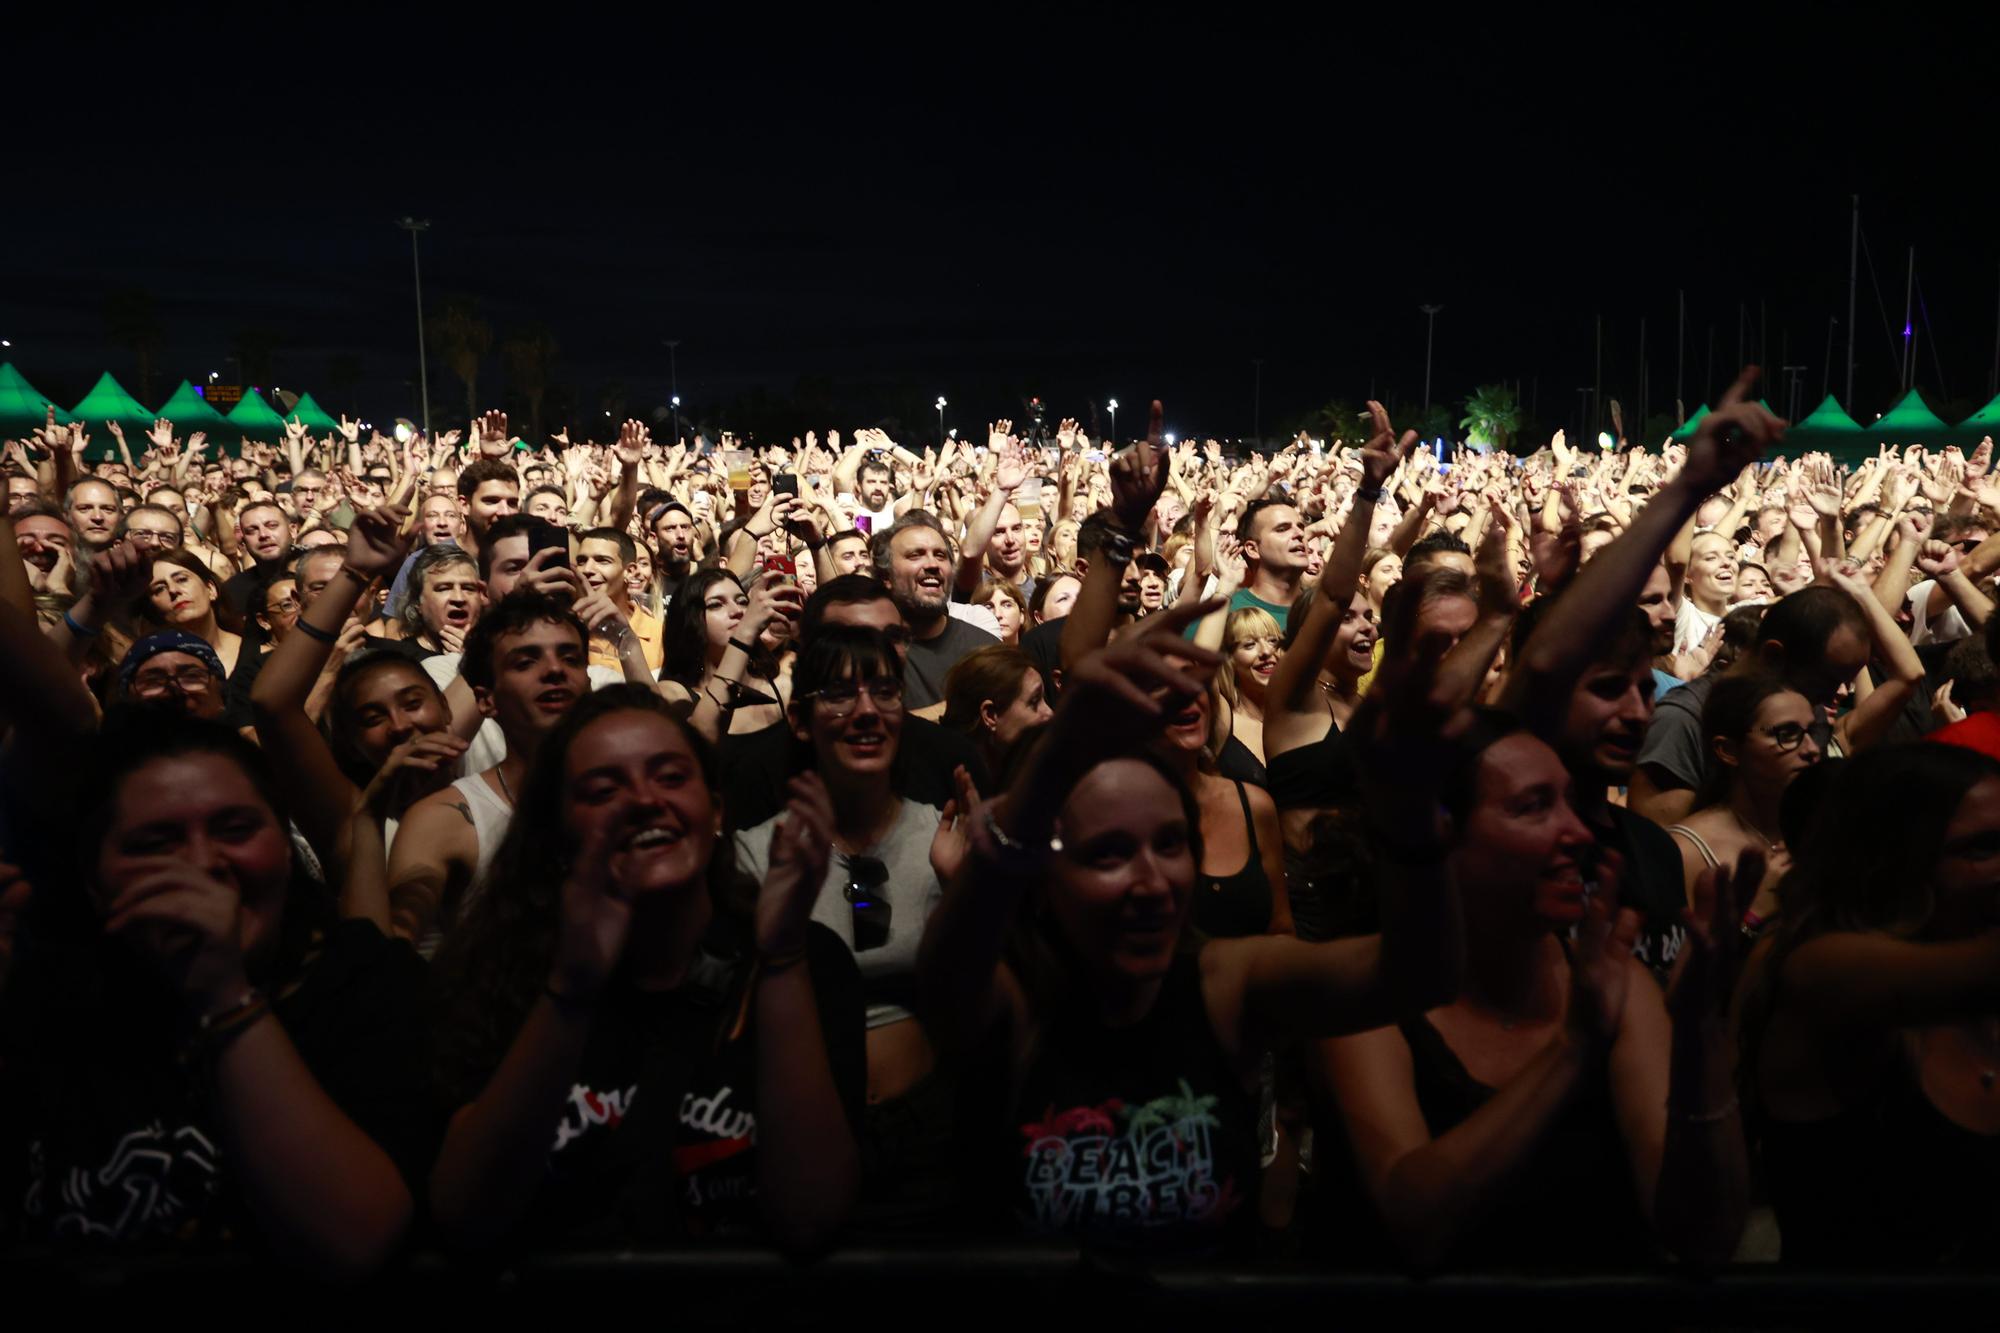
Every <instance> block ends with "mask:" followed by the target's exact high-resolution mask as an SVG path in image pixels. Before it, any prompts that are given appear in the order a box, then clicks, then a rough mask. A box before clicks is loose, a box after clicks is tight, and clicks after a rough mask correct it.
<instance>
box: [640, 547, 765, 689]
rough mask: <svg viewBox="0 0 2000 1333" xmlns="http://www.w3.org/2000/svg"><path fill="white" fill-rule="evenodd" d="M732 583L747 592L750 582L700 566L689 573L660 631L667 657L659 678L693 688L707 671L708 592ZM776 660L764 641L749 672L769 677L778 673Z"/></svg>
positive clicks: (762, 677)
mask: <svg viewBox="0 0 2000 1333" xmlns="http://www.w3.org/2000/svg"><path fill="white" fill-rule="evenodd" d="M724 581H727V582H729V583H733V584H735V585H736V587H737V588H738V589H739V590H740V591H742V592H744V593H745V594H746V595H747V594H748V592H749V589H750V585H749V584H747V583H745V582H744V581H743V580H742V579H739V578H737V577H736V576H735V575H734V574H732V573H730V572H729V571H728V570H726V569H718V568H714V567H710V568H707V569H697V570H696V571H695V572H694V573H692V574H690V575H688V576H687V578H686V580H685V581H683V582H682V584H681V590H680V591H679V592H677V593H675V594H674V600H673V601H671V602H669V603H668V604H667V618H666V622H665V624H664V625H663V626H662V627H661V630H660V651H661V655H662V658H663V659H664V660H663V662H662V665H661V667H660V679H661V680H671V681H676V682H678V683H679V684H682V685H685V686H687V687H688V688H689V689H693V688H694V687H695V686H697V685H699V684H700V683H701V678H702V676H703V675H705V674H706V673H707V671H708V591H709V589H711V588H713V587H714V586H715V585H716V584H718V583H722V582H724ZM776 669H777V659H776V658H775V657H774V656H773V655H772V654H771V653H769V652H767V651H766V650H765V648H764V645H762V644H761V643H760V644H758V645H757V646H756V651H755V652H753V653H751V654H750V674H751V675H753V676H757V677H759V678H760V679H763V680H769V679H771V678H772V676H773V675H774V674H775V673H776Z"/></svg>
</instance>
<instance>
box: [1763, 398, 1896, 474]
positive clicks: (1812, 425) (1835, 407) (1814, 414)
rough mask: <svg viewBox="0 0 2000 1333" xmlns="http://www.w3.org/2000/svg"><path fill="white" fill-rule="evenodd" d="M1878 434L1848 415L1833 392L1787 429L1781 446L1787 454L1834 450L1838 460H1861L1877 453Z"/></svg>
mask: <svg viewBox="0 0 2000 1333" xmlns="http://www.w3.org/2000/svg"><path fill="white" fill-rule="evenodd" d="M1875 443H1876V441H1875V437H1874V435H1872V434H1871V433H1869V431H1868V430H1867V429H1866V428H1865V427H1863V426H1862V424H1861V423H1860V422H1858V421H1856V420H1855V419H1854V418H1853V417H1851V416H1849V415H1847V412H1846V410H1845V409H1844V408H1842V407H1841V405H1840V404H1839V403H1838V402H1836V401H1835V400H1834V397H1833V395H1832V394H1828V395H1827V396H1826V400H1825V401H1824V402H1822V403H1821V404H1820V405H1819V406H1818V407H1815V408H1814V409H1813V410H1812V411H1811V412H1809V413H1807V414H1806V416H1805V418H1804V419H1803V420H1801V421H1800V422H1798V423H1797V424H1796V425H1794V426H1793V427H1792V428H1791V429H1790V430H1789V431H1787V432H1785V439H1784V443H1783V444H1781V445H1779V446H1778V447H1779V448H1780V449H1781V450H1783V451H1784V452H1785V453H1786V454H1787V455H1794V456H1795V455H1798V454H1802V453H1824V454H1832V455H1833V458H1834V461H1835V462H1837V463H1858V462H1860V461H1861V460H1862V459H1864V458H1868V457H1871V456H1873V454H1874V453H1875Z"/></svg>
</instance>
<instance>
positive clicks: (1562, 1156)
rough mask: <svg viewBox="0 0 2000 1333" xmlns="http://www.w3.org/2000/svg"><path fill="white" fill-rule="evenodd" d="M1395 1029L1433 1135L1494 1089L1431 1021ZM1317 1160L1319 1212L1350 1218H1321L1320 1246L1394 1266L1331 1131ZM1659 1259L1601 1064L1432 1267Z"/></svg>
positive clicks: (1347, 1259) (1352, 1261)
mask: <svg viewBox="0 0 2000 1333" xmlns="http://www.w3.org/2000/svg"><path fill="white" fill-rule="evenodd" d="M1397 1027H1398V1030H1399V1031H1400V1032H1401V1033H1402V1035H1403V1041H1404V1042H1405V1043H1406V1044H1407V1045H1408V1046H1409V1048H1410V1065H1411V1073H1412V1075H1413V1078H1414V1082H1415V1085H1416V1094H1417V1104H1418V1106H1420V1107H1421V1108H1422V1109H1423V1113H1424V1124H1425V1126H1426V1127H1427V1128H1428V1129H1429V1130H1430V1134H1431V1137H1432V1138H1433V1139H1438V1138H1442V1137H1444V1135H1446V1134H1447V1133H1449V1132H1451V1131H1452V1130H1453V1129H1456V1128H1457V1127H1458V1126H1459V1125H1461V1124H1464V1123H1465V1121H1467V1120H1468V1119H1470V1118H1471V1117H1472V1115H1473V1113H1474V1112H1476V1111H1478V1110H1479V1109H1480V1108H1481V1107H1482V1106H1484V1105H1485V1104H1486V1103H1487V1102H1488V1101H1490V1100H1492V1098H1493V1097H1494V1095H1495V1094H1496V1093H1497V1092H1498V1089H1495V1088H1490V1087H1488V1086H1487V1085H1486V1084H1484V1083H1481V1082H1479V1081H1478V1080H1477V1079H1475V1078H1473V1076H1472V1075H1471V1074H1469V1073H1467V1072H1466V1068H1465V1065H1464V1064H1463V1063H1462V1062H1461V1061H1460V1060H1459V1058H1458V1055H1457V1054H1456V1053H1455V1052H1454V1051H1453V1050H1452V1049H1451V1046H1450V1045H1449V1044H1448V1043H1447V1042H1446V1041H1445V1039H1444V1037H1443V1036H1442V1035H1441V1034H1440V1033H1439V1032H1438V1030H1437V1029H1436V1028H1434V1027H1432V1026H1431V1024H1430V1021H1429V1020H1428V1019H1426V1018H1423V1017H1417V1018H1410V1019H1405V1020H1403V1021H1402V1022H1401V1023H1399V1024H1398V1025H1397ZM1334 1123H1335V1124H1338V1121H1337V1120H1336V1121H1334ZM1313 1157H1314V1160H1315V1162H1329V1163H1331V1164H1333V1166H1334V1169H1333V1170H1332V1171H1329V1172H1326V1173H1325V1174H1326V1175H1327V1177H1328V1178H1327V1179H1325V1180H1320V1181H1315V1183H1314V1191H1315V1197H1316V1198H1318V1199H1321V1200H1324V1201H1325V1203H1324V1204H1323V1205H1322V1206H1330V1207H1331V1208H1332V1209H1333V1210H1334V1211H1335V1212H1339V1211H1341V1210H1342V1208H1343V1207H1345V1209H1346V1211H1347V1213H1348V1216H1346V1217H1345V1218H1344V1219H1335V1218H1333V1217H1329V1218H1327V1219H1325V1223H1324V1224H1325V1225H1326V1226H1327V1229H1328V1231H1329V1236H1328V1239H1329V1240H1333V1241H1334V1243H1336V1244H1337V1247H1338V1251H1339V1252H1338V1253H1337V1254H1336V1255H1335V1262H1337V1263H1340V1264H1342V1265H1343V1266H1349V1265H1352V1266H1361V1267H1369V1266H1375V1265H1379V1264H1381V1263H1384V1262H1391V1263H1393V1262H1395V1260H1396V1256H1394V1255H1393V1254H1392V1253H1390V1252H1389V1251H1388V1249H1387V1248H1386V1241H1385V1233H1384V1229H1383V1226H1382V1223H1381V1220H1380V1217H1379V1214H1378V1213H1377V1212H1376V1210H1375V1208H1374V1205H1373V1203H1372V1202H1371V1201H1370V1199H1369V1196H1368V1193H1367V1190H1366V1187H1365V1186H1363V1185H1362V1183H1361V1181H1360V1179H1359V1174H1358V1172H1357V1171H1355V1169H1354V1166H1353V1154H1352V1151H1351V1149H1350V1148H1349V1147H1348V1145H1347V1144H1346V1142H1345V1136H1344V1135H1342V1134H1334V1135H1330V1136H1327V1141H1325V1142H1322V1143H1321V1144H1320V1145H1319V1147H1318V1148H1317V1149H1316V1150H1315V1152H1314V1153H1313ZM1316 1174H1318V1173H1316ZM1336 1225H1337V1228H1338V1230H1337V1232H1335V1230H1334V1228H1335V1226H1336ZM1658 1253H1659V1250H1658V1247H1657V1246H1656V1244H1655V1243H1654V1239H1653V1231H1652V1227H1651V1226H1650V1225H1649V1224H1648V1223H1647V1221H1646V1214H1645V1211H1644V1209H1643V1207H1642V1206H1641V1204H1640V1201H1639V1195H1638V1192H1637V1190H1635V1189H1634V1187H1633V1184H1632V1159H1631V1156H1630V1154H1629V1153H1628V1152H1627V1151H1626V1147H1625V1140H1624V1137H1623V1136H1622V1135H1621V1134H1620V1133H1619V1132H1618V1121H1617V1117H1616V1114H1615V1111H1614V1108H1613V1106H1612V1102H1611V1089H1610V1082H1609V1080H1608V1078H1607V1077H1606V1076H1605V1074H1604V1072H1603V1070H1602V1068H1601V1067H1599V1068H1595V1069H1593V1070H1591V1071H1590V1072H1587V1073H1586V1074H1585V1075H1584V1076H1583V1078H1582V1079H1581V1080H1580V1081H1579V1083H1578V1085H1577V1088H1576V1091H1575V1093H1574V1094H1573V1095H1572V1096H1571V1097H1570V1099H1569V1101H1568V1102H1567V1103H1566V1104H1565V1105H1564V1106H1563V1108H1562V1109H1561V1110H1560V1111H1559V1112H1557V1114H1556V1116H1555V1118H1554V1120H1553V1121H1551V1122H1550V1124H1549V1125H1548V1127H1547V1128H1546V1129H1544V1130H1543V1132H1542V1135H1541V1137H1540V1138H1539V1139H1538V1140H1537V1141H1536V1143H1535V1146H1534V1148H1533V1149H1532V1150H1530V1152H1529V1153H1528V1155H1527V1156H1526V1157H1525V1158H1524V1159H1523V1160H1522V1161H1521V1162H1520V1163H1519V1165H1517V1166H1516V1167H1515V1168H1514V1170H1513V1172H1512V1173H1511V1174H1510V1175H1509V1176H1508V1178H1507V1180H1506V1181H1505V1182H1504V1183H1503V1184H1502V1185H1500V1186H1499V1189H1498V1193H1497V1195H1496V1196H1495V1198H1494V1199H1493V1200H1492V1202H1491V1205H1490V1206H1489V1207H1488V1208H1487V1209H1486V1210H1485V1211H1484V1212H1483V1213H1482V1214H1480V1215H1479V1216H1478V1217H1477V1218H1475V1219H1474V1220H1473V1221H1472V1222H1471V1223H1470V1224H1469V1225H1468V1226H1467V1227H1466V1228H1465V1230H1463V1231H1462V1232H1460V1234H1459V1237H1458V1240H1457V1241H1456V1242H1455V1243H1454V1244H1453V1245H1452V1248H1451V1251H1450V1253H1449V1254H1448V1255H1447V1256H1446V1257H1445V1259H1444V1262H1443V1264H1441V1265H1440V1267H1442V1268H1444V1269H1447V1270H1451V1271H1457V1270H1464V1269H1495V1268H1544V1269H1546V1268H1563V1269H1571V1268H1605V1267H1626V1268H1629V1267H1631V1266H1633V1265H1635V1264H1646V1263H1649V1262H1651V1261H1652V1260H1653V1259H1654V1258H1656V1257H1657V1255H1658Z"/></svg>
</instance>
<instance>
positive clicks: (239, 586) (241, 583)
mask: <svg viewBox="0 0 2000 1333" xmlns="http://www.w3.org/2000/svg"><path fill="white" fill-rule="evenodd" d="M297 554H298V551H297V549H296V548H288V549H287V550H286V551H285V553H284V554H283V555H281V556H279V557H278V558H277V559H276V560H259V561H258V562H257V563H255V564H253V565H251V566H250V568H248V569H245V570H239V571H238V572H237V573H234V574H231V575H230V576H229V578H228V579H227V580H226V581H225V582H224V583H223V585H222V601H223V604H224V605H226V606H228V607H229V609H230V610H232V611H234V612H236V614H237V615H239V616H242V617H243V618H244V619H245V620H249V619H250V598H251V596H252V595H253V594H254V593H255V592H256V591H257V585H258V584H260V583H262V582H263V581H264V580H265V579H266V578H269V577H270V571H271V570H272V569H274V568H275V567H277V566H279V565H283V564H286V563H288V562H289V561H290V560H291V559H292V557H293V556H295V555H297Z"/></svg>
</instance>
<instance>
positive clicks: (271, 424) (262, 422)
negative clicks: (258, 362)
mask: <svg viewBox="0 0 2000 1333" xmlns="http://www.w3.org/2000/svg"><path fill="white" fill-rule="evenodd" d="M226 419H227V420H228V422H229V424H230V425H232V426H234V427H235V428H236V429H237V431H238V432H239V433H241V434H242V435H243V437H244V438H246V439H252V440H262V441H264V442H265V443H267V444H270V443H275V442H276V441H278V440H279V439H282V438H283V437H284V434H285V419H284V418H283V417H281V416H279V415H278V414H277V413H276V412H273V411H272V410H271V405H270V404H269V403H267V402H265V401H264V398H263V395H261V394H259V393H258V392H257V391H256V390H255V389H248V390H245V391H244V394H243V401H242V402H240V403H238V404H236V406H235V407H233V408H231V409H230V410H229V416H228V417H227V418H226Z"/></svg>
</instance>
